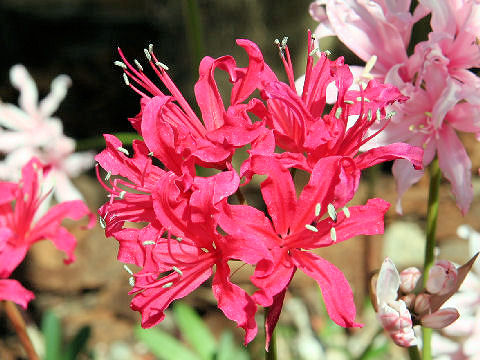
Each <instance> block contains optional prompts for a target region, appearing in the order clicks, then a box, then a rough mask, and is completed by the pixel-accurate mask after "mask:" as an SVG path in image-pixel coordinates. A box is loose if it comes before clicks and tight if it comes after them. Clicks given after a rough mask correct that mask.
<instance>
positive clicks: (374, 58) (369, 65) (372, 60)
mask: <svg viewBox="0 0 480 360" xmlns="http://www.w3.org/2000/svg"><path fill="white" fill-rule="evenodd" d="M376 62H377V56H376V55H372V57H371V58H370V59H369V60H368V61H367V63H366V64H365V69H364V70H363V74H364V75H367V74H368V75H369V74H370V71H371V70H372V69H373V67H374V66H375V63H376Z"/></svg>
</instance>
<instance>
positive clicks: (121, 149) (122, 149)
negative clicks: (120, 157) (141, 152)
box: [117, 146, 129, 156]
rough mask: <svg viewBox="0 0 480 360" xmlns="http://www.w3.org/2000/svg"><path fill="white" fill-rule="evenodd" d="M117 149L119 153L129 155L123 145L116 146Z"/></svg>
mask: <svg viewBox="0 0 480 360" xmlns="http://www.w3.org/2000/svg"><path fill="white" fill-rule="evenodd" d="M117 150H118V151H120V152H121V153H123V154H125V155H127V156H128V155H129V152H128V150H127V149H125V148H123V147H121V146H119V147H118V148H117Z"/></svg>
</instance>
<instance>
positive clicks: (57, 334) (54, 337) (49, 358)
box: [42, 311, 62, 360]
mask: <svg viewBox="0 0 480 360" xmlns="http://www.w3.org/2000/svg"><path fill="white" fill-rule="evenodd" d="M42 333H43V336H44V337H45V349H46V353H45V360H61V347H62V327H61V324H60V320H59V319H58V317H57V316H56V315H55V314H54V313H53V312H52V311H47V312H46V313H45V315H44V316H43V318H42Z"/></svg>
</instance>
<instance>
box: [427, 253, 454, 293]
mask: <svg viewBox="0 0 480 360" xmlns="http://www.w3.org/2000/svg"><path fill="white" fill-rule="evenodd" d="M456 284H457V269H456V267H455V265H453V263H451V262H450V261H447V260H441V261H437V262H436V263H435V265H433V266H432V267H431V268H430V271H429V275H428V280H427V284H426V286H425V287H426V288H427V291H428V292H429V293H431V294H436V295H445V294H448V293H449V292H450V291H452V290H453V289H454V288H455V286H456Z"/></svg>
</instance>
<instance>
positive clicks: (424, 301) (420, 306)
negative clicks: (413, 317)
mask: <svg viewBox="0 0 480 360" xmlns="http://www.w3.org/2000/svg"><path fill="white" fill-rule="evenodd" d="M430 296H431V295H430V294H425V293H421V294H419V295H417V297H416V298H415V306H414V307H413V311H414V312H415V314H417V315H420V316H421V315H423V314H426V313H427V312H428V311H429V309H430Z"/></svg>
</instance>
